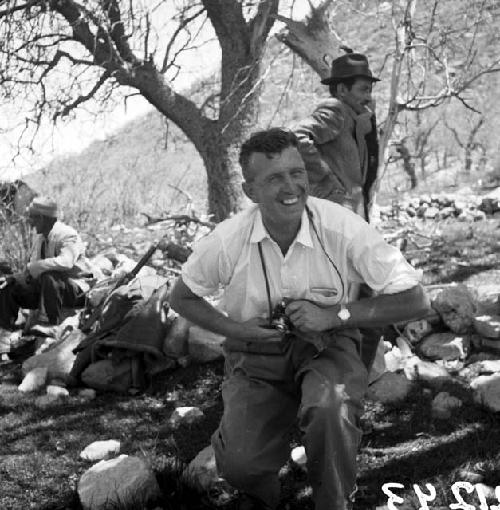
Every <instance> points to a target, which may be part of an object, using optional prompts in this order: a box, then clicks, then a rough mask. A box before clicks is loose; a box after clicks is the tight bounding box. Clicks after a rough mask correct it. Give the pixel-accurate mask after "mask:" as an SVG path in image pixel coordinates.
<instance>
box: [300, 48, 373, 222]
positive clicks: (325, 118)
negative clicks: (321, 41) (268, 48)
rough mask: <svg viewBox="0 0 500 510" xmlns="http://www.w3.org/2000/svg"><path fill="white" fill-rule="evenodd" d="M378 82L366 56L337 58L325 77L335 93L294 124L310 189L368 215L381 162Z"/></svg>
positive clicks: (350, 54)
mask: <svg viewBox="0 0 500 510" xmlns="http://www.w3.org/2000/svg"><path fill="white" fill-rule="evenodd" d="M377 81H380V80H379V79H378V78H376V77H374V76H373V74H372V72H371V70H370V68H369V65H368V59H367V58H366V56H365V55H362V54H361V53H346V54H345V55H342V56H341V57H339V58H336V59H335V60H334V61H333V62H332V69H331V76H330V77H329V78H326V79H324V80H321V83H323V84H325V85H328V86H329V88H330V95H331V96H332V97H331V98H330V99H328V100H326V101H324V102H323V103H321V104H320V105H318V106H317V108H316V109H315V110H314V111H313V113H312V115H311V116H310V117H308V118H306V119H304V120H303V121H302V122H300V123H299V124H298V125H297V126H295V127H294V132H295V134H296V135H297V138H298V139H299V150H300V153H301V154H302V157H303V158H304V161H305V163H306V169H307V173H308V175H309V182H310V184H311V194H312V195H314V196H317V197H320V198H326V199H328V200H332V201H333V202H337V203H339V204H342V205H344V206H346V207H349V208H350V209H352V210H353V211H354V212H356V213H358V214H359V215H361V216H363V217H364V218H365V219H366V220H368V212H369V207H370V202H371V197H372V186H373V184H374V182H375V180H376V178H377V167H378V140H377V129H376V123H375V112H374V107H373V103H372V85H373V83H374V82H377Z"/></svg>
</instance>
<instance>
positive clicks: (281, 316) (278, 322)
mask: <svg viewBox="0 0 500 510" xmlns="http://www.w3.org/2000/svg"><path fill="white" fill-rule="evenodd" d="M285 308H286V301H285V300H284V299H283V300H281V301H280V302H279V303H278V304H277V305H276V306H275V307H274V310H273V313H272V315H271V320H270V324H271V327H272V328H275V329H277V330H279V331H281V333H289V332H290V330H291V329H292V321H291V320H290V318H289V317H288V315H287V314H286V312H285Z"/></svg>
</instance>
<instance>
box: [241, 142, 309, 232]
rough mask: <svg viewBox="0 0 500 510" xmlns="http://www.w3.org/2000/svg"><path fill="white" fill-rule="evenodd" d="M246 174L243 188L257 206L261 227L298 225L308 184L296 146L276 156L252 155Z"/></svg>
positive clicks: (260, 153)
mask: <svg viewBox="0 0 500 510" xmlns="http://www.w3.org/2000/svg"><path fill="white" fill-rule="evenodd" d="M248 174H249V175H250V176H251V177H250V178H249V179H248V181H247V182H245V183H244V184H243V189H244V191H245V193H246V194H247V195H248V197H249V198H250V199H251V200H252V201H253V202H255V203H257V204H259V208H260V211H261V214H262V219H263V221H264V225H266V226H269V225H283V226H288V225H292V224H295V225H297V224H298V225H300V219H301V217H302V211H303V210H304V206H305V203H306V200H307V196H308V193H309V182H308V179H307V172H306V169H305V165H304V161H303V160H302V157H301V155H300V153H299V151H298V150H297V149H296V148H295V147H293V146H292V147H287V148H285V149H283V151H282V152H279V153H276V154H265V153H262V152H254V153H253V154H251V156H250V158H249V161H248Z"/></svg>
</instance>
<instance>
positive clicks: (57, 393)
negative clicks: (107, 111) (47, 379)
mask: <svg viewBox="0 0 500 510" xmlns="http://www.w3.org/2000/svg"><path fill="white" fill-rule="evenodd" d="M46 391H47V395H50V396H51V397H56V398H66V397H69V391H68V390H67V389H66V388H63V387H61V386H55V385H53V384H49V385H48V386H47V389H46Z"/></svg>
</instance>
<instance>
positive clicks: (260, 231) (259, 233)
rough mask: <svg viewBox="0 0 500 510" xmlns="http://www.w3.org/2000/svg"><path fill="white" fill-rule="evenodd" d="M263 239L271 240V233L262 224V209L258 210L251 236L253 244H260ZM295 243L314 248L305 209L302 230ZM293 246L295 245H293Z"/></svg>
mask: <svg viewBox="0 0 500 510" xmlns="http://www.w3.org/2000/svg"><path fill="white" fill-rule="evenodd" d="M263 239H271V236H270V235H269V232H268V231H267V230H266V227H265V226H264V223H263V222H262V214H261V212H260V209H259V208H257V211H256V213H255V217H254V222H253V229H252V234H251V236H250V242H251V243H259V242H260V241H262V240H263ZM294 243H300V244H302V245H303V246H307V247H308V248H313V247H314V245H313V241H312V238H311V231H310V228H309V217H308V216H307V212H306V210H305V208H304V211H302V218H301V220H300V229H299V232H298V234H297V237H296V238H295V240H294ZM292 244H293V243H292Z"/></svg>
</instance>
